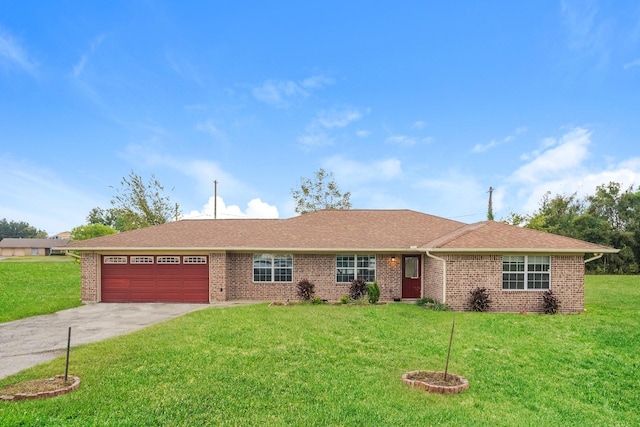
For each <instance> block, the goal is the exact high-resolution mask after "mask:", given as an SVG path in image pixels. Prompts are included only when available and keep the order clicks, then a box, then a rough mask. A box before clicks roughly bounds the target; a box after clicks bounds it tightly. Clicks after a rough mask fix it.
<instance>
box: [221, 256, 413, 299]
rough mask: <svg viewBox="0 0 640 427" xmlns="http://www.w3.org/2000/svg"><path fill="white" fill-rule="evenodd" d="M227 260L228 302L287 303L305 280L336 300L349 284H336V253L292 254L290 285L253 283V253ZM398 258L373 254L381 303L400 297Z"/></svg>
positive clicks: (400, 285) (347, 288) (347, 291)
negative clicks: (245, 300)
mask: <svg viewBox="0 0 640 427" xmlns="http://www.w3.org/2000/svg"><path fill="white" fill-rule="evenodd" d="M227 261H228V270H227V271H228V279H227V280H228V282H227V283H228V298H229V299H230V300H243V299H247V300H259V301H286V300H291V301H294V300H297V299H298V296H297V289H296V284H297V283H298V282H299V281H300V280H302V279H308V280H309V281H311V282H312V283H314V284H315V295H316V297H318V298H322V299H326V300H329V301H337V300H339V299H340V298H341V297H342V296H344V295H347V294H348V293H349V285H350V283H336V255H335V254H294V255H293V280H292V281H291V282H254V281H253V253H232V254H228V255H227ZM400 264H401V263H400V261H399V260H398V257H396V260H395V261H394V262H392V261H391V255H380V254H378V255H376V276H377V280H378V285H379V286H380V300H381V301H389V300H392V299H393V298H394V297H399V296H400V293H401V287H402V277H401V272H400V269H401V266H400Z"/></svg>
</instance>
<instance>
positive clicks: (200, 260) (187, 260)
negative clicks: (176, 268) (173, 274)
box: [182, 255, 207, 264]
mask: <svg viewBox="0 0 640 427" xmlns="http://www.w3.org/2000/svg"><path fill="white" fill-rule="evenodd" d="M182 263H183V264H206V263H207V257H206V256H194V255H188V256H183V257H182Z"/></svg>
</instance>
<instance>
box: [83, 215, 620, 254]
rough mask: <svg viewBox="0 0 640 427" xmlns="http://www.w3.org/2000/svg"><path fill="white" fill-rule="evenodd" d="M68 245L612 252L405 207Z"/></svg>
mask: <svg viewBox="0 0 640 427" xmlns="http://www.w3.org/2000/svg"><path fill="white" fill-rule="evenodd" d="M70 247H72V248H74V249H79V250H97V251H100V250H104V251H114V250H170V249H175V250H180V249H182V250H231V251H233V250H235V251H239V250H263V251H267V250H284V251H308V252H312V251H313V252H322V251H325V252H330V251H337V250H368V251H385V250H386V251H398V252H400V251H409V250H431V251H434V252H446V251H474V250H478V251H483V252H484V251H488V250H500V249H502V250H517V249H521V250H533V249H539V250H554V251H559V252H576V253H591V252H612V251H616V250H615V249H612V248H607V247H604V246H600V245H595V244H592V243H588V242H583V241H580V240H575V239H571V238H568V237H563V236H556V235H553V234H549V233H544V232H540V231H535V230H529V229H523V228H520V227H516V226H511V225H507V224H503V223H499V222H493V221H487V222H480V223H476V224H464V223H462V222H458V221H453V220H449V219H446V218H441V217H437V216H433V215H428V214H424V213H420V212H416V211H411V210H359V209H354V210H322V211H317V212H312V213H308V214H305V215H301V216H297V217H293V218H288V219H219V220H211V219H208V220H182V221H176V222H170V223H167V224H162V225H157V226H153V227H147V228H143V229H140V230H133V231H129V232H125V233H119V234H114V235H110V236H103V237H97V238H94V239H89V240H84V241H80V242H74V243H72V244H71V245H70Z"/></svg>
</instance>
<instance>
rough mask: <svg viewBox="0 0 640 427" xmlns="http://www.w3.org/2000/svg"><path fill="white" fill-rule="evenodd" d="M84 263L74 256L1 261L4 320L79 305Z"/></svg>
mask: <svg viewBox="0 0 640 427" xmlns="http://www.w3.org/2000/svg"><path fill="white" fill-rule="evenodd" d="M81 304H82V303H81V302H80V265H79V264H78V263H76V262H73V259H72V258H70V257H62V256H48V257H15V258H9V259H5V260H3V261H0V323H1V322H8V321H11V320H16V319H22V318H24V317H30V316H35V315H38V314H48V313H55V312H56V311H60V310H64V309H66V308H71V307H77V306H79V305H81Z"/></svg>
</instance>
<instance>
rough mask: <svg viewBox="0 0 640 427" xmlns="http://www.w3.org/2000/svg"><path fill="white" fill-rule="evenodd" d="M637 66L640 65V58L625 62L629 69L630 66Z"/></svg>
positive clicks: (625, 67) (626, 68) (626, 67)
mask: <svg viewBox="0 0 640 427" xmlns="http://www.w3.org/2000/svg"><path fill="white" fill-rule="evenodd" d="M635 67H640V58H638V59H636V60H633V61H631V62H629V63H626V64H624V69H625V70H628V69H629V68H635Z"/></svg>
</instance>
